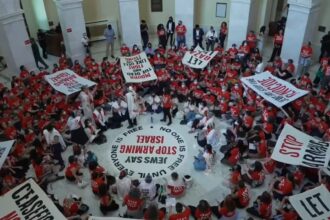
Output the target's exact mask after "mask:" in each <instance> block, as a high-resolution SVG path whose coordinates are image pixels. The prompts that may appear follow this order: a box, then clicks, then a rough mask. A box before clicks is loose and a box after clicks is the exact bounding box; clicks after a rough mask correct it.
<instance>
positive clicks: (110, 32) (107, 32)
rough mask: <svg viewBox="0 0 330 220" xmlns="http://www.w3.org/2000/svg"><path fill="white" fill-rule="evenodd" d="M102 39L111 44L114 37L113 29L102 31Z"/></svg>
mask: <svg viewBox="0 0 330 220" xmlns="http://www.w3.org/2000/svg"><path fill="white" fill-rule="evenodd" d="M104 37H105V39H106V40H107V42H108V43H112V42H113V40H114V38H115V37H116V34H115V31H114V30H113V29H109V28H107V29H105V30H104Z"/></svg>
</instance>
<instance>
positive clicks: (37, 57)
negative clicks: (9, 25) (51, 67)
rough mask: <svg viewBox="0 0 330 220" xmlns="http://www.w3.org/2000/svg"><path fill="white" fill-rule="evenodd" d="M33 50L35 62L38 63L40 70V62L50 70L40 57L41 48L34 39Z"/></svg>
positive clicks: (32, 41) (32, 39)
mask: <svg viewBox="0 0 330 220" xmlns="http://www.w3.org/2000/svg"><path fill="white" fill-rule="evenodd" d="M31 48H32V52H33V56H34V60H35V62H36V65H37V67H38V69H40V67H39V62H40V63H42V65H44V67H45V69H48V65H47V63H45V61H44V60H43V59H42V58H41V56H40V51H39V47H38V45H37V43H36V41H35V39H34V38H31Z"/></svg>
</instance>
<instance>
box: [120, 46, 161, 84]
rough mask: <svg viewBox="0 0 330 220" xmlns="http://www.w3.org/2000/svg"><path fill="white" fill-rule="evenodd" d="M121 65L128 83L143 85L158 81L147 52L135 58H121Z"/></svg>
mask: <svg viewBox="0 0 330 220" xmlns="http://www.w3.org/2000/svg"><path fill="white" fill-rule="evenodd" d="M120 65H121V69H122V72H123V75H124V78H125V81H126V83H141V82H147V81H151V80H156V79H157V76H156V74H155V71H154V69H153V68H152V66H151V64H150V62H149V60H148V57H147V55H146V53H145V52H142V53H140V54H138V55H135V56H130V57H121V58H120Z"/></svg>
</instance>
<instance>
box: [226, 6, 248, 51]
mask: <svg viewBox="0 0 330 220" xmlns="http://www.w3.org/2000/svg"><path fill="white" fill-rule="evenodd" d="M250 6H251V0H232V1H231V2H230V15H229V28H228V40H227V48H230V47H231V45H232V44H234V43H235V44H236V45H237V46H239V45H240V44H241V43H242V41H243V40H245V39H246V34H247V32H248V26H249V16H250Z"/></svg>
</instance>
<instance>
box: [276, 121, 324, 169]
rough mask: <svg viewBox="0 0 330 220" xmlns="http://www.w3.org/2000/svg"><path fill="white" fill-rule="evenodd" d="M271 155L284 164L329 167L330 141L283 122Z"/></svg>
mask: <svg viewBox="0 0 330 220" xmlns="http://www.w3.org/2000/svg"><path fill="white" fill-rule="evenodd" d="M271 157H272V159H274V160H276V161H279V162H282V163H286V164H292V165H301V166H305V167H312V168H323V167H330V161H329V160H330V143H329V142H324V141H321V140H318V139H316V138H313V137H311V136H309V135H307V134H305V133H304V132H301V131H299V130H298V129H296V128H294V127H293V126H291V125H289V124H285V126H284V128H283V130H282V132H281V134H280V136H279V137H278V139H277V142H276V145H275V148H274V150H273V153H272V156H271Z"/></svg>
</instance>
